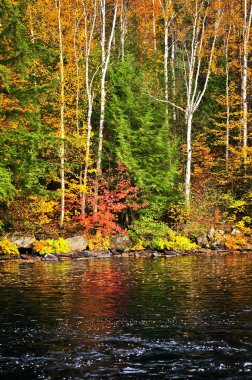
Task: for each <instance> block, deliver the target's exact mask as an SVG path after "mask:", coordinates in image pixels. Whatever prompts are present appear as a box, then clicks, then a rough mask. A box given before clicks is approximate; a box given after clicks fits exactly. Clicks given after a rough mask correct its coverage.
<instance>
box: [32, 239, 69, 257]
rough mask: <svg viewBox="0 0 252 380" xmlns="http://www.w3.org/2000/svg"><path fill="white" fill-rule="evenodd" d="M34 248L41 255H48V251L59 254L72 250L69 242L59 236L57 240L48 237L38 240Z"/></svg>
mask: <svg viewBox="0 0 252 380" xmlns="http://www.w3.org/2000/svg"><path fill="white" fill-rule="evenodd" d="M33 250H34V251H35V252H37V253H39V254H40V255H46V254H48V253H53V254H59V253H69V252H70V249H69V244H68V242H67V241H66V240H65V239H63V238H59V239H57V240H54V239H47V240H40V241H36V242H35V243H34V244H33Z"/></svg>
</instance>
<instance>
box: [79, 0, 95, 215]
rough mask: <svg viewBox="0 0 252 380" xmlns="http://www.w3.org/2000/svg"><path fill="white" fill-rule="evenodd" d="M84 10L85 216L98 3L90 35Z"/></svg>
mask: <svg viewBox="0 0 252 380" xmlns="http://www.w3.org/2000/svg"><path fill="white" fill-rule="evenodd" d="M83 10H84V25H85V27H84V29H85V30H84V33H85V60H86V62H85V64H86V66H85V81H86V94H87V99H88V115H87V138H86V155H85V167H84V173H83V181H81V182H82V186H83V189H82V192H81V214H82V215H84V214H85V211H86V194H87V180H88V170H89V161H90V145H91V132H92V112H93V94H92V87H93V79H94V76H95V74H96V73H94V74H93V77H92V78H90V67H89V59H90V53H91V47H92V42H93V34H94V29H95V24H96V18H97V2H96V0H95V1H94V4H93V16H92V23H91V30H90V32H89V35H88V13H87V11H86V7H85V3H84V1H83Z"/></svg>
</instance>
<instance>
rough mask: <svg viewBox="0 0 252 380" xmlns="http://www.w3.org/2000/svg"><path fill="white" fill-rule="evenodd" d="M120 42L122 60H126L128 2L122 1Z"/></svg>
mask: <svg viewBox="0 0 252 380" xmlns="http://www.w3.org/2000/svg"><path fill="white" fill-rule="evenodd" d="M120 33H121V35H120V40H121V59H122V61H124V58H125V37H126V33H127V2H126V0H121V3H120Z"/></svg>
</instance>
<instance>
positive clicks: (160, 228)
mask: <svg viewBox="0 0 252 380" xmlns="http://www.w3.org/2000/svg"><path fill="white" fill-rule="evenodd" d="M129 234H130V237H131V239H132V241H133V247H132V250H134V249H135V248H134V247H135V245H137V244H138V242H139V241H140V242H141V249H143V247H145V248H146V247H151V248H152V249H157V250H160V251H162V250H163V249H165V248H166V249H171V250H174V251H190V250H193V249H196V248H197V245H196V244H195V243H192V242H191V241H190V240H189V239H188V238H187V237H185V236H180V235H177V234H176V232H174V231H173V230H171V229H170V228H169V227H168V226H167V225H166V224H165V223H163V222H158V221H156V220H153V219H151V218H142V219H141V220H138V221H136V222H134V223H133V224H132V226H131V231H130V233H129Z"/></svg>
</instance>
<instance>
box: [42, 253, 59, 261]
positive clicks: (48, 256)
mask: <svg viewBox="0 0 252 380" xmlns="http://www.w3.org/2000/svg"><path fill="white" fill-rule="evenodd" d="M43 261H58V257H57V256H55V255H53V254H52V253H47V254H46V255H45V256H44V257H43Z"/></svg>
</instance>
